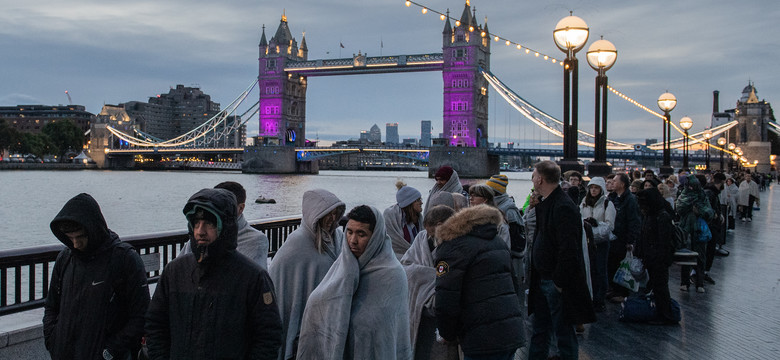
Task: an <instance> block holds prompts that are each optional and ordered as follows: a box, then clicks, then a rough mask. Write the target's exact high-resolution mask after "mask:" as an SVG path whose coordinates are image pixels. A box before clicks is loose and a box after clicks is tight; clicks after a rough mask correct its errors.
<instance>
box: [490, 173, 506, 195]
mask: <svg viewBox="0 0 780 360" xmlns="http://www.w3.org/2000/svg"><path fill="white" fill-rule="evenodd" d="M508 184H509V179H508V178H507V177H506V175H493V176H491V177H490V180H488V181H487V186H490V187H491V188H493V190H495V191H496V193H498V194H506V186H507V185H508Z"/></svg>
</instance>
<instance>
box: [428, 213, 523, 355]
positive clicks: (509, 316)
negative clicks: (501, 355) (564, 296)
mask: <svg viewBox="0 0 780 360" xmlns="http://www.w3.org/2000/svg"><path fill="white" fill-rule="evenodd" d="M502 219H503V217H502V215H501V212H500V211H499V210H498V209H496V208H493V207H489V206H487V205H479V206H475V207H470V208H466V209H464V210H461V211H460V212H458V213H457V214H455V215H454V216H453V217H451V218H450V219H449V220H447V221H446V222H445V223H444V224H442V225H440V226H439V228H438V229H437V230H436V238H437V239H439V241H440V242H441V244H440V245H439V246H438V247H437V248H436V252H435V257H436V259H435V264H436V274H437V278H436V295H435V309H436V319H437V321H438V327H439V333H440V334H441V336H442V337H443V338H445V339H447V340H455V339H456V338H457V340H459V341H460V345H461V348H462V349H463V353H465V354H466V355H469V356H476V355H485V354H492V353H498V352H508V351H512V350H514V349H517V348H519V347H520V346H522V345H523V344H524V342H525V341H524V339H523V324H522V318H521V312H520V302H519V300H518V297H517V293H516V292H515V288H514V282H513V281H512V265H511V259H510V256H509V249H508V248H507V246H506V243H504V241H503V240H501V239H500V238H498V237H497V236H496V235H497V234H498V230H497V225H498V224H501V223H502V221H503V220H502Z"/></svg>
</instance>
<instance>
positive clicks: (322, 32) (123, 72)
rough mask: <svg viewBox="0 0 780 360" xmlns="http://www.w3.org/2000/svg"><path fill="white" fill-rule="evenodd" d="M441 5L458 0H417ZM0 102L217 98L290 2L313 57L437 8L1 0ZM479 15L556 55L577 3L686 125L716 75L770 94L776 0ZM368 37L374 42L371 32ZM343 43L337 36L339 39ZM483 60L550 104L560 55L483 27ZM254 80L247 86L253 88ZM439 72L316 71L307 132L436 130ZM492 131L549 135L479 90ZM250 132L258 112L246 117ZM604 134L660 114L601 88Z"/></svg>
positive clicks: (428, 25) (406, 48)
mask: <svg viewBox="0 0 780 360" xmlns="http://www.w3.org/2000/svg"><path fill="white" fill-rule="evenodd" d="M419 2H420V3H422V4H424V5H427V6H428V7H430V8H431V9H435V10H441V11H444V10H446V9H447V8H450V9H451V11H452V13H453V14H452V16H453V17H459V16H460V13H461V12H462V11H463V8H464V1H463V0H453V1H445V0H428V1H425V0H423V1H419ZM0 3H2V7H1V8H2V11H0V49H2V55H0V59H2V60H1V61H0V64H1V65H2V70H0V74H2V75H0V105H2V106H11V105H18V104H46V105H56V104H67V102H68V99H67V97H66V95H65V90H68V91H69V92H70V94H71V96H72V98H73V103H74V104H81V105H84V106H86V108H87V110H88V111H90V112H92V113H98V112H100V109H101V107H102V106H103V104H117V103H122V102H127V101H132V100H140V101H147V99H148V97H150V96H155V95H156V94H159V93H167V92H168V90H169V88H170V87H175V86H176V84H183V85H185V86H198V87H200V88H201V89H202V90H203V91H204V92H206V93H207V94H210V95H211V96H212V99H213V100H214V101H217V102H219V103H221V104H222V106H223V107H224V106H226V105H227V104H228V103H230V102H231V101H232V100H233V99H235V98H236V97H237V96H238V95H239V93H240V92H241V91H243V90H244V89H245V88H246V87H247V86H248V85H249V84H251V82H252V81H254V79H255V78H256V77H257V57H258V47H257V46H258V43H259V40H260V34H261V27H262V26H263V25H264V24H265V26H266V36H267V37H268V38H269V39H270V37H271V36H273V34H274V33H275V31H276V28H277V27H278V26H279V20H280V18H281V15H282V12H283V11H286V14H287V17H288V21H289V26H290V29H291V31H292V33H293V36H295V37H296V39H297V40H298V42H300V41H301V35H302V33H303V32H304V31H305V32H306V41H307V44H308V47H309V59H321V58H338V57H351V56H352V54H354V53H357V52H358V51H362V52H363V53H367V54H368V55H369V56H375V55H380V53H381V54H383V55H399V54H421V53H438V52H441V43H442V37H441V32H442V29H443V22H442V21H441V20H439V19H438V16H436V15H433V14H431V13H429V14H427V15H423V14H421V12H420V8H418V7H415V6H412V7H410V8H407V7H405V6H404V2H403V1H401V0H365V1H357V0H349V1H347V0H330V1H322V0H298V1H249V0H224V1H220V2H214V1H203V0H188V1H183V0H169V1H144V0H140V1H139V0H136V1H98V0H69V1H53V0H29V1H13V0H0ZM472 5H473V6H475V7H476V9H477V19H478V20H479V23H480V24H483V23H484V19H485V17H487V18H488V26H489V30H490V31H491V32H493V33H495V34H497V35H500V36H502V37H505V38H508V39H511V40H512V41H515V42H518V43H520V44H523V45H524V46H527V47H530V48H532V49H535V50H538V51H540V52H542V53H546V54H549V55H551V56H554V57H556V58H558V59H562V58H563V57H564V54H563V53H562V52H560V51H559V50H558V49H557V48H556V47H555V44H554V43H553V40H552V30H553V28H554V27H555V24H556V23H557V22H558V20H560V19H561V18H563V17H565V16H567V15H568V14H569V10H573V11H574V15H577V16H579V17H581V18H582V19H583V20H585V21H586V22H587V23H588V25H589V27H590V29H591V36H590V39H589V41H588V44H587V45H586V47H585V49H587V46H589V45H590V43H592V42H594V41H596V40H598V38H599V35H603V36H604V38H605V39H606V40H609V41H611V42H612V43H614V44H615V46H616V47H617V49H618V59H617V62H616V64H615V66H614V67H613V68H612V69H611V70H610V71H609V72H608V73H607V75H608V76H609V82H610V85H612V86H614V87H615V88H616V89H618V90H620V91H622V92H623V93H625V94H627V95H628V96H631V97H633V98H635V99H636V100H638V101H639V102H641V103H643V104H645V105H647V106H648V107H650V108H652V109H654V110H657V106H656V100H657V98H658V96H659V95H660V94H661V93H663V92H665V91H666V90H669V91H670V92H672V93H673V94H675V95H676V96H677V98H678V101H679V102H678V106H677V108H676V109H675V110H674V111H673V112H672V117H673V120H675V121H677V120H679V118H681V117H682V116H685V115H688V116H690V117H692V118H693V120H694V130H700V129H703V128H704V127H706V126H708V125H709V122H710V115H711V111H712V91H713V90H720V109H721V110H723V109H727V108H733V107H734V105H735V102H736V100H737V99H738V98H739V96H740V93H741V91H742V89H743V88H744V87H745V86H746V85H747V84H748V80H752V81H753V82H754V83H755V86H756V88H757V89H758V97H759V99H766V100H767V101H770V102H776V101H777V99H780V72H779V71H778V70H777V64H778V63H780V46H779V45H780V40H779V38H780V36H779V35H780V32H778V30H777V26H776V24H777V21H778V19H780V6H778V4H777V2H776V1H774V0H766V1H741V2H740V1H733V0H732V1H726V0H688V1H666V0H662V1H643V2H637V1H613V0H608V1H604V0H601V1H595V0H580V1H542V0H539V1H517V0H489V1H488V0H474V1H472ZM380 42H381V44H383V45H384V47H381V48H380ZM339 43H342V44H343V45H344V48H343V49H342V48H340V46H339ZM578 57H579V58H580V60H581V61H580V105H579V107H580V128H581V129H585V130H588V131H592V128H593V92H594V78H595V75H596V72H595V71H593V70H592V69H590V67H589V66H588V65H587V62H586V61H585V51H582V52H581V53H580V54H579V56H578ZM491 70H492V72H493V73H494V74H495V75H496V76H498V77H499V78H500V79H501V80H502V81H504V82H505V83H506V84H508V85H509V86H510V87H511V88H512V89H514V90H515V91H516V92H517V93H518V94H520V95H521V96H523V97H524V98H525V99H527V100H529V101H530V102H531V103H533V104H535V105H536V106H537V107H539V108H541V109H542V110H544V111H546V112H548V113H549V114H551V115H553V116H555V117H557V118H560V116H561V113H562V102H563V101H562V94H563V90H562V89H563V85H562V77H563V76H562V69H561V67H560V66H557V65H552V64H551V63H549V62H545V61H542V60H541V59H539V58H534V57H533V56H529V55H526V54H525V53H524V52H522V53H521V52H519V51H517V50H516V49H514V48H513V47H507V46H505V45H503V44H502V43H495V42H493V43H492V55H491ZM255 101H256V95H253V101H252V103H254V102H255ZM441 118H442V77H441V73H440V72H424V73H409V74H386V75H364V76H340V77H316V78H312V79H310V81H309V87H308V92H307V137H308V138H315V137H317V136H319V138H320V139H330V140H332V139H341V138H348V137H357V136H358V133H359V131H360V130H368V129H369V128H370V127H371V125H373V124H375V123H376V124H378V125H379V126H380V128H381V129H382V132H383V137H384V131H385V127H384V124H385V123H387V122H398V123H399V133H400V136H401V137H402V138H405V137H419V132H420V130H419V129H420V125H419V123H420V120H432V121H433V127H434V133H438V132H440V131H441ZM490 121H491V125H490V130H489V132H488V134H489V136H490V137H491V141H498V142H504V141H507V140H510V141H522V138H525V139H526V140H527V139H536V140H537V141H538V140H542V141H543V140H545V139H547V138H546V135H542V134H540V132H539V131H538V130H534V128H533V127H532V125H529V124H530V122H529V121H528V120H525V119H524V118H521V117H520V116H519V115H518V114H517V113H516V112H514V111H513V110H511V108H510V107H509V106H508V105H506V103H504V102H503V100H502V99H501V98H500V97H499V96H498V95H497V94H496V93H495V91H492V89H491V90H490ZM248 126H249V134H250V135H256V134H257V128H258V121H257V119H252V120H250V121H249V123H248ZM608 131H609V137H610V138H612V139H615V140H620V141H626V142H631V143H639V142H644V139H645V138H652V137H656V138H658V137H660V133H661V120H660V119H658V118H655V117H653V116H651V115H649V114H647V113H645V112H644V111H642V110H639V109H638V108H636V107H634V106H633V105H631V104H629V103H627V102H625V101H623V100H621V99H620V98H618V97H616V96H614V95H610V97H609V130H608Z"/></svg>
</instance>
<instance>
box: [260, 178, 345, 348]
mask: <svg viewBox="0 0 780 360" xmlns="http://www.w3.org/2000/svg"><path fill="white" fill-rule="evenodd" d="M301 209H303V216H302V218H301V226H300V227H298V228H297V229H295V231H293V232H292V233H291V234H290V235H289V236H288V237H287V240H285V241H284V244H282V247H281V248H279V251H277V252H276V256H274V259H273V261H271V270H270V273H271V280H273V282H274V286H275V287H276V296H277V297H278V300H279V311H280V315H281V317H282V337H283V342H282V349H281V351H280V352H279V359H280V360H285V359H292V358H295V357H296V351H297V344H298V341H299V340H300V338H299V335H300V330H301V319H302V318H303V310H304V309H305V308H306V301H307V299H308V298H309V295H310V294H311V292H312V291H314V289H315V288H316V287H317V285H319V284H320V282H321V281H322V278H324V277H325V274H327V273H328V270H329V269H330V267H331V265H333V262H334V261H336V259H337V258H338V256H339V253H341V248H342V246H343V243H344V233H343V232H342V230H341V228H340V227H339V226H338V223H337V221H338V220H339V219H341V217H342V215H344V210H345V209H346V206H345V205H344V203H343V202H342V201H341V200H339V198H338V197H336V195H334V194H333V193H331V192H329V191H327V190H323V189H313V190H309V191H306V192H305V193H303V201H302V204H301Z"/></svg>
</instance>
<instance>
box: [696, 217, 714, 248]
mask: <svg viewBox="0 0 780 360" xmlns="http://www.w3.org/2000/svg"><path fill="white" fill-rule="evenodd" d="M696 227H697V230H698V231H697V232H698V233H699V236H698V237H697V238H696V240H697V241H699V242H704V243H706V242H708V241H710V240H712V232H711V231H710V227H709V225H707V222H706V221H704V219H702V218H696Z"/></svg>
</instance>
